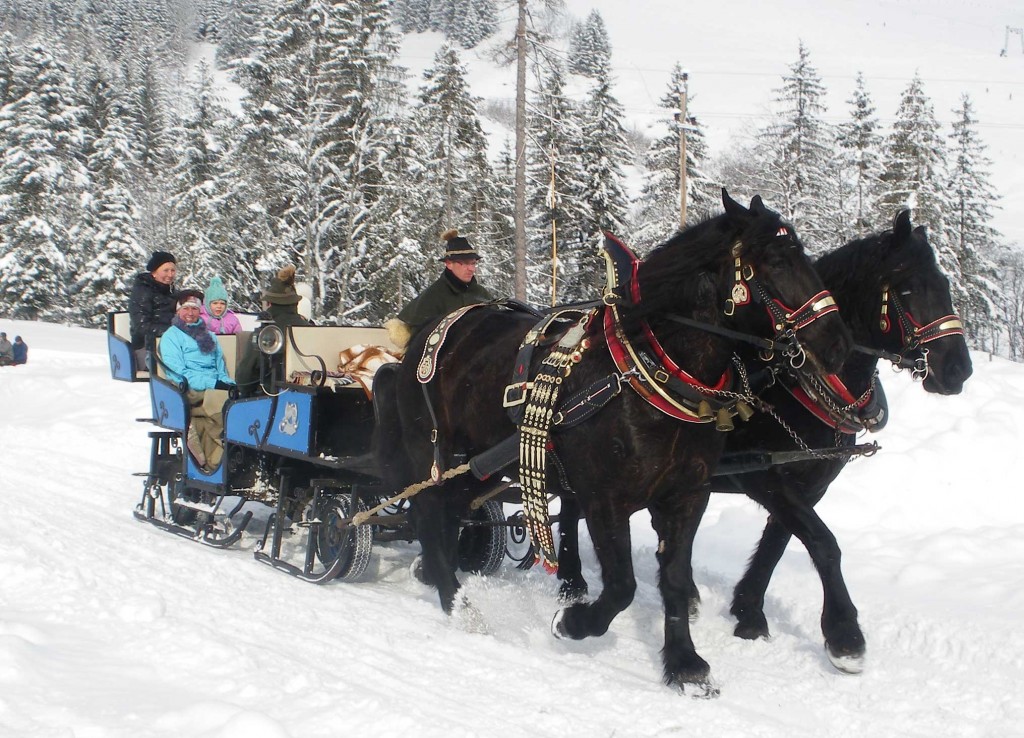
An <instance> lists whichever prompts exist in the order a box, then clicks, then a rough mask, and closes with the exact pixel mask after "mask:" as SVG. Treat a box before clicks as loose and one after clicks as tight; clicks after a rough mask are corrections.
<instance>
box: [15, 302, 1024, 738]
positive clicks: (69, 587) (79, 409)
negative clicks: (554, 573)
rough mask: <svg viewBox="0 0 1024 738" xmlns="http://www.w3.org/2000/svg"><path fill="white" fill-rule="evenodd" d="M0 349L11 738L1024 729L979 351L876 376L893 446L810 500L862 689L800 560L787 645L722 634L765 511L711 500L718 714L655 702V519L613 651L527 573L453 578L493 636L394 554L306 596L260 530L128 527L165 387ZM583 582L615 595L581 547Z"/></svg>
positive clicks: (1007, 560) (1017, 570)
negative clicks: (235, 542)
mask: <svg viewBox="0 0 1024 738" xmlns="http://www.w3.org/2000/svg"><path fill="white" fill-rule="evenodd" d="M0 330H4V331H6V332H7V333H8V334H9V335H14V334H20V335H22V336H23V337H24V338H25V340H26V341H27V343H28V344H29V346H30V349H29V363H28V364H27V365H25V366H21V367H16V368H0V454H2V456H0V459H2V461H0V499H2V500H3V512H2V514H0V735H2V736H5V737H6V736H11V737H12V738H36V737H39V738H43V737H46V738H50V737H51V736H75V737H76V738H92V737H98V736H102V737H104V738H106V737H120V736H124V737H126V738H127V737H129V736H130V737H131V738H147V737H149V736H190V737H194V738H263V737H264V736H265V737H267V738H278V737H283V736H293V737H295V738H299V736H302V737H303V738H317V737H319V736H324V737H331V738H333V737H335V736H362V735H374V736H412V735H415V736H445V737H446V738H451V737H452V736H577V735H579V736H583V735H586V736H613V735H614V736H656V735H657V736H668V735H679V736H682V735H687V736H737V737H739V736H743V737H746V736H755V735H756V736H761V737H764V738H772V737H775V736H778V737H780V738H782V737H785V738H791V737H792V736H808V737H812V736H813V737H815V738H817V737H819V736H922V737H924V736H927V737H928V738H932V737H933V736H979V737H980V736H1011V735H1022V734H1024V729H1022V727H1021V726H1022V725H1024V703H1022V701H1021V700H1020V694H1021V693H1022V692H1024V635H1022V631H1021V628H1020V622H1021V620H1020V613H1021V612H1022V611H1024V500H1022V499H1021V485H1020V481H1019V470H1020V457H1019V456H1018V454H1020V453H1021V449H1022V448H1024V428H1022V425H1021V423H1020V422H1019V416H1020V412H1021V410H1022V409H1024V367H1022V366H1020V365H1014V364H1010V363H1008V362H1006V361H1004V360H1002V359H998V358H996V359H990V358H989V357H988V356H987V355H984V354H975V355H974V361H975V372H974V376H973V377H972V378H971V380H970V381H969V382H968V384H967V387H966V390H965V392H964V393H963V394H962V395H960V396H957V397H935V396H931V395H926V394H925V393H924V391H923V390H922V389H921V388H920V387H919V386H916V385H914V384H913V383H912V382H911V381H910V380H909V378H908V377H907V376H906V375H905V374H900V375H892V376H889V375H888V372H887V370H886V376H885V377H884V379H885V383H886V391H887V394H888V396H889V400H890V403H891V409H892V413H893V420H892V422H891V423H890V424H889V427H888V428H887V429H886V430H885V431H884V432H883V433H882V434H881V437H880V438H879V439H878V440H879V441H880V442H881V444H882V446H883V450H882V451H881V452H880V453H879V454H878V455H877V456H875V457H874V458H871V459H861V460H858V461H855V462H853V463H852V464H851V466H850V467H849V468H848V470H847V471H846V473H845V474H844V475H843V476H842V477H841V478H840V479H839V481H837V483H836V484H835V485H834V487H833V489H832V492H831V493H830V494H829V495H828V496H827V497H826V498H825V500H824V501H823V502H822V504H821V505H820V511H821V513H822V515H823V517H824V518H825V520H826V522H828V523H829V524H830V525H831V527H832V529H833V530H834V532H835V533H836V535H837V537H838V538H839V541H840V544H841V545H842V547H843V552H844V559H843V562H844V568H845V572H846V577H847V582H848V583H849V586H850V589H851V592H852V594H853V596H854V599H855V601H856V602H857V605H858V607H859V608H860V614H861V623H862V625H863V627H864V630H865V633H866V636H867V639H868V657H867V666H866V670H865V671H864V673H863V674H861V675H860V676H846V675H842V674H839V673H837V672H836V671H834V670H833V669H832V667H831V666H830V665H829V663H828V661H827V659H826V658H825V655H824V653H823V650H822V645H821V634H820V630H819V625H818V619H819V615H820V613H819V608H820V605H821V590H820V585H819V583H818V580H817V576H816V575H815V573H814V571H813V570H812V568H811V566H810V563H809V560H808V558H807V556H806V554H805V553H804V551H803V549H802V547H800V546H799V544H793V545H792V546H791V547H790V549H789V551H787V553H786V556H785V557H784V559H783V561H782V564H781V565H780V567H779V570H778V572H777V574H776V576H775V579H774V581H773V584H772V588H771V590H770V592H769V598H768V602H767V608H766V609H767V614H768V617H769V620H770V624H771V627H772V632H773V634H774V637H773V638H772V640H771V641H758V642H747V641H741V640H738V639H736V638H734V637H733V636H732V634H731V633H732V627H733V622H732V620H731V618H730V617H729V615H728V603H729V597H730V589H731V586H732V584H733V582H734V581H735V579H736V578H737V576H738V575H739V573H740V571H741V570H742V568H743V565H744V562H745V559H746V557H747V555H748V554H749V552H750V550H751V548H752V546H753V545H754V542H755V541H756V539H757V536H758V534H759V532H760V527H761V525H762V523H763V521H764V514H763V512H762V511H760V510H759V509H758V508H757V507H756V506H755V505H753V504H752V503H750V502H749V501H747V500H745V499H737V498H734V497H731V496H729V497H725V496H722V497H717V498H715V499H714V500H713V501H712V505H711V508H710V510H709V512H708V514H707V516H706V518H705V522H704V525H703V527H702V529H701V532H700V535H699V538H698V542H697V547H696V556H695V570H696V575H697V579H698V583H699V585H700V590H701V596H702V598H703V607H702V611H701V616H700V619H699V620H698V621H697V622H696V623H695V625H694V629H693V632H694V639H695V641H696V643H697V647H698V650H699V652H700V653H701V654H702V655H703V656H704V657H705V658H706V659H707V660H708V661H709V662H710V663H711V666H712V671H713V675H714V677H715V679H716V680H717V682H718V685H719V686H720V688H721V695H720V696H719V697H718V698H717V699H714V700H706V701H705V700H694V699H690V698H687V697H681V696H679V695H678V694H676V693H674V692H672V691H670V690H669V689H667V688H666V687H664V686H663V685H662V684H661V681H660V655H659V649H660V647H661V641H662V636H661V622H662V611H661V604H660V598H659V595H658V592H657V589H656V586H655V558H654V547H655V537H654V534H653V532H652V531H651V529H650V525H649V522H648V520H647V518H646V516H645V515H637V516H636V518H635V519H634V544H633V549H634V555H635V560H636V567H637V575H638V579H639V588H638V591H637V597H636V600H635V602H634V603H633V605H632V606H631V607H630V608H629V609H628V610H626V611H625V612H624V613H623V614H622V615H620V616H619V618H618V619H617V620H616V621H615V622H614V623H613V624H612V627H611V629H610V631H609V632H608V633H607V634H606V635H605V636H603V637H602V638H599V639H594V640H589V641H583V642H566V641H559V640H555V639H554V638H553V637H552V636H551V635H550V633H549V623H550V621H551V617H552V615H553V614H554V612H555V611H556V609H557V607H558V605H557V603H556V589H557V587H556V581H555V580H554V578H552V577H550V576H548V575H546V574H544V573H543V572H541V571H537V570H534V571H530V572H525V573H523V572H518V571H516V570H515V569H512V568H510V567H506V568H504V569H503V570H502V571H501V572H499V574H498V575H496V576H494V577H491V578H487V579H483V578H480V577H474V576H463V582H464V585H465V590H466V591H467V592H468V594H469V597H470V598H471V600H472V602H473V603H474V604H475V605H476V606H477V608H478V609H479V610H480V611H481V612H482V614H483V620H484V622H485V626H486V630H485V632H482V633H481V632H475V630H474V629H473V628H471V627H467V626H466V625H465V624H464V623H463V622H462V621H461V620H460V619H458V618H454V619H449V618H447V617H445V616H444V615H443V614H442V613H441V611H440V608H439V607H438V604H437V598H436V596H435V593H434V592H433V590H430V589H428V588H426V587H424V586H422V585H420V584H418V583H417V582H416V581H415V580H413V579H412V578H411V577H410V575H409V572H408V567H409V564H410V562H411V561H412V559H413V557H414V555H415V552H416V549H415V547H414V546H410V545H404V544H397V545H396V544H388V545H379V546H376V547H375V549H374V559H375V562H374V564H373V565H372V568H373V569H374V573H373V576H372V577H371V578H370V580H369V581H366V582H364V583H355V584H342V583H334V584H329V585H326V586H323V587H317V586H314V585H310V584H305V583H302V582H299V581H297V580H294V579H291V578H289V577H287V576H285V575H283V574H281V573H278V572H275V571H273V570H272V569H270V568H268V567H266V566H261V565H259V564H258V563H256V562H255V561H254V560H253V557H252V550H253V538H252V537H246V538H245V539H243V542H242V544H241V546H240V547H239V548H237V549H235V550H229V551H218V550H214V549H210V548H207V547H204V546H200V545H197V544H194V543H191V542H189V541H187V540H185V539H182V538H178V537H175V536H172V535H169V534H167V533H164V532H162V531H160V530H157V529H156V528H154V527H152V526H149V525H146V524H143V523H140V522H138V521H136V520H135V519H134V518H133V516H132V514H131V511H132V509H133V507H134V506H135V504H136V503H137V502H138V498H139V496H140V492H141V480H140V479H139V478H138V477H133V476H132V472H139V471H142V470H143V469H144V468H145V467H146V464H147V455H148V442H147V437H146V432H147V430H148V429H149V428H150V426H148V425H144V424H138V423H135V422H134V420H135V419H136V418H141V417H145V416H146V415H148V413H149V407H148V395H147V386H146V385H144V384H138V385H128V384H124V383H118V382H114V381H112V380H110V379H109V375H108V366H107V359H106V353H105V337H104V334H103V333H102V332H100V331H95V330H86V329H80V328H65V327H60V326H55V325H47V324H40V323H18V322H14V321H4V322H2V323H0ZM257 513H258V514H259V515H265V513H264V512H263V510H262V509H258V510H257ZM584 539H585V537H584ZM584 563H585V567H586V573H587V576H588V579H589V580H590V581H591V582H592V583H597V582H599V578H598V576H597V572H596V570H595V561H594V557H593V552H592V551H591V550H589V549H587V550H585V552H584ZM593 586H599V584H596V585H593Z"/></svg>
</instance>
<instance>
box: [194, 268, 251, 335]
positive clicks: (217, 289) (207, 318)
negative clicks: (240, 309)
mask: <svg viewBox="0 0 1024 738" xmlns="http://www.w3.org/2000/svg"><path fill="white" fill-rule="evenodd" d="M200 315H201V317H202V318H203V322H204V323H206V327H207V328H209V329H210V330H211V331H212V332H213V333H215V334H216V335H218V336H229V335H234V334H238V333H241V332H242V324H241V323H239V322H238V316H237V315H235V314H234V313H233V312H231V311H230V310H228V291H227V290H226V289H224V283H223V282H222V281H221V279H220V277H214V278H213V279H211V280H210V286H209V287H207V288H206V293H205V294H204V295H203V309H202V312H201V313H200Z"/></svg>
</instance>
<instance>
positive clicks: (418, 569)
mask: <svg viewBox="0 0 1024 738" xmlns="http://www.w3.org/2000/svg"><path fill="white" fill-rule="evenodd" d="M409 576H411V577H412V578H413V579H415V580H416V581H417V582H419V583H420V584H425V585H427V586H428V587H429V586H430V582H428V581H427V575H426V574H424V573H423V554H417V555H416V558H415V559H413V560H412V563H411V564H409Z"/></svg>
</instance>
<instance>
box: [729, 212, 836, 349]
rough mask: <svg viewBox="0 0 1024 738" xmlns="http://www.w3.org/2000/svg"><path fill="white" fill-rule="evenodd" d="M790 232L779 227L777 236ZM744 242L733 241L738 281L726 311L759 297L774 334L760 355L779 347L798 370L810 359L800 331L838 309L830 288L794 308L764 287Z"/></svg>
mask: <svg viewBox="0 0 1024 738" xmlns="http://www.w3.org/2000/svg"><path fill="white" fill-rule="evenodd" d="M788 234H789V231H788V230H787V229H786V227H785V226H782V227H780V228H779V230H778V232H777V233H776V234H775V235H776V236H786V235H788ZM741 249H742V242H740V241H737V242H736V243H735V244H733V247H732V255H733V271H734V275H735V281H734V282H733V286H732V295H731V297H729V298H728V299H726V301H725V309H724V313H725V314H726V315H729V316H731V315H733V314H734V313H735V312H736V308H737V307H739V306H742V305H747V304H749V303H750V301H751V296H752V295H756V296H757V299H758V300H759V301H760V302H761V304H762V305H764V307H765V310H767V312H768V316H769V317H770V318H771V320H772V326H773V329H774V331H775V335H774V336H773V338H772V340H771V342H770V343H771V344H772V345H771V346H762V347H761V348H762V350H761V358H762V359H763V360H764V361H770V360H771V359H772V357H773V352H774V351H775V350H776V349H779V351H780V353H781V354H782V355H783V356H785V357H786V358H788V359H789V361H790V365H791V366H792V367H793V368H794V369H799V368H801V367H802V366H803V365H804V362H805V361H806V360H807V354H806V353H805V352H804V349H803V346H801V345H800V341H799V340H798V339H797V333H798V332H799V331H801V330H803V329H804V328H806V327H807V326H809V325H811V323H813V322H814V321H816V320H818V319H819V318H823V317H824V316H826V315H828V314H829V313H834V312H837V311H838V310H839V306H838V305H837V304H836V301H835V298H834V297H832V293H830V292H829V291H828V290H822V291H821V292H818V293H817V294H815V295H813V296H812V297H811V298H810V299H808V300H807V301H806V302H804V303H803V304H802V305H800V306H799V307H797V308H795V309H794V308H791V307H789V306H788V305H786V303H784V302H783V301H782V300H780V299H778V298H776V297H772V296H771V295H770V294H769V293H768V290H767V289H765V287H764V285H763V284H761V281H760V280H758V279H757V278H756V276H755V275H754V268H753V267H752V266H751V265H750V264H744V263H743V259H742V256H741V255H740V251H741Z"/></svg>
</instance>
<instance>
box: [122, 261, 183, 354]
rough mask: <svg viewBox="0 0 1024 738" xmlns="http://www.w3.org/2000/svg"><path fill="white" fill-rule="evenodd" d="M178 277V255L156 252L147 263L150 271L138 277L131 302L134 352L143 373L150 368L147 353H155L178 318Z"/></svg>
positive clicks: (129, 308)
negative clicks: (176, 286)
mask: <svg viewBox="0 0 1024 738" xmlns="http://www.w3.org/2000/svg"><path fill="white" fill-rule="evenodd" d="M177 274H178V266H177V261H176V260H175V258H174V254H169V253H167V252H166V251H156V252H154V253H153V255H152V256H151V257H149V261H148V262H146V271H144V272H140V273H139V274H136V275H135V281H134V283H133V284H132V294H131V296H130V297H129V298H128V317H129V319H130V330H131V341H132V350H133V351H135V363H136V366H137V367H138V368H139V369H144V368H145V367H146V352H147V351H152V350H153V346H154V345H155V344H156V339H157V337H158V336H161V335H163V332H164V331H166V330H167V329H168V328H169V327H170V325H171V320H172V319H173V318H174V313H175V306H176V305H177V294H176V293H175V291H174V286H173V285H174V278H175V277H176V276H177Z"/></svg>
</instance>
